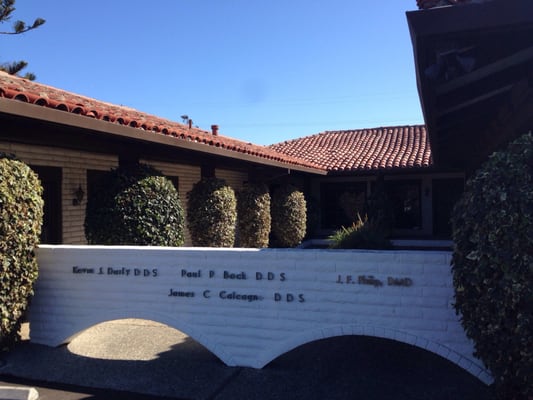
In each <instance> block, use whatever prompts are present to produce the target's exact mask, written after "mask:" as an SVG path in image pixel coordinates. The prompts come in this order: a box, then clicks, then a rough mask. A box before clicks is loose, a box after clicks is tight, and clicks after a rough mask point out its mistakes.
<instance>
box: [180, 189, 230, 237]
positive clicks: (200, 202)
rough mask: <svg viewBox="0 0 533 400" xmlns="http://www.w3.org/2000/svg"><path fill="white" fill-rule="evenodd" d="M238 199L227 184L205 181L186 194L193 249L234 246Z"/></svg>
mask: <svg viewBox="0 0 533 400" xmlns="http://www.w3.org/2000/svg"><path fill="white" fill-rule="evenodd" d="M236 222H237V199H236V197H235V192H234V191H233V189H232V188H231V187H230V186H228V185H227V184H226V181H224V180H223V179H218V178H202V180H201V181H199V182H197V183H196V184H195V185H194V186H193V188H192V190H191V191H190V192H189V193H187V226H188V228H189V232H190V234H191V239H192V243H193V245H194V246H201V247H232V246H233V244H234V242H235V223H236Z"/></svg>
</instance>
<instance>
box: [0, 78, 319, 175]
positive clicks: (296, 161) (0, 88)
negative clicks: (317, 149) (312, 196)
mask: <svg viewBox="0 0 533 400" xmlns="http://www.w3.org/2000/svg"><path fill="white" fill-rule="evenodd" d="M0 97H4V98H7V99H13V100H19V101H23V102H26V103H32V104H36V105H39V106H42V107H47V108H53V109H56V110H61V111H65V112H68V113H72V114H79V115H80V118H96V119H99V120H103V121H108V122H109V123H114V124H120V125H125V126H130V127H132V128H137V129H142V130H144V131H146V132H147V134H152V135H158V134H159V135H168V136H172V137H175V138H176V140H187V141H194V142H198V143H204V144H206V145H209V146H213V147H219V148H222V149H226V150H228V155H231V154H232V153H231V152H236V153H244V154H248V155H251V156H255V157H259V158H263V159H268V160H272V161H278V162H281V163H286V164H288V165H298V166H302V167H308V168H319V167H318V166H317V165H316V164H314V163H313V162H310V161H306V160H304V159H300V158H294V157H291V156H289V155H287V154H284V153H278V152H276V151H275V150H273V149H271V148H269V147H266V146H259V145H255V144H252V143H246V142H242V141H240V140H237V139H233V138H229V137H227V136H221V135H216V136H215V135H213V134H212V133H211V132H207V131H204V130H201V129H198V128H194V127H193V128H190V129H189V127H188V126H187V125H184V124H181V123H177V122H173V121H169V120H166V119H163V118H159V117H156V116H154V115H149V114H145V113H143V112H140V111H137V110H135V109H133V108H129V107H124V106H118V105H114V104H110V103H106V102H103V101H99V100H95V99H91V98H89V97H85V96H81V95H77V94H74V93H71V92H67V91H64V90H61V89H57V88H54V87H51V86H47V85H43V84H40V83H36V82H32V81H29V80H26V79H23V78H20V77H17V76H13V75H9V74H7V73H4V72H1V71H0Z"/></svg>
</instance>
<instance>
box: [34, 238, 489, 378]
mask: <svg viewBox="0 0 533 400" xmlns="http://www.w3.org/2000/svg"><path fill="white" fill-rule="evenodd" d="M38 260H39V266H40V275H39V280H38V282H37V286H36V294H35V298H34V300H33V302H32V307H31V310H30V311H31V313H30V314H31V320H30V326H31V340H32V341H33V342H36V343H42V344H46V345H52V346H56V345H59V344H61V343H62V342H64V341H68V339H69V338H71V337H72V336H73V335H75V334H76V333H78V332H80V331H82V330H84V329H86V328H88V327H90V326H92V325H94V324H97V323H100V322H104V321H108V320H113V319H121V318H144V319H150V320H155V321H159V322H162V323H165V324H168V325H170V326H172V327H175V328H176V329H179V330H180V331H183V332H185V333H187V334H188V335H190V336H191V337H192V338H193V339H195V340H197V341H198V342H200V343H201V344H203V345H204V346H205V347H206V348H208V349H209V350H210V351H212V352H213V353H214V354H216V355H217V356H218V357H219V358H220V359H221V360H222V361H224V362H225V363H226V364H228V365H230V366H236V365H239V366H248V367H253V368H261V367H263V366H264V365H266V364H267V363H268V362H270V361H271V360H273V359H274V358H276V357H278V356H280V355H281V354H283V353H285V352H287V351H289V350H292V349H294V348H295V347H297V346H300V345H302V344H304V343H307V342H310V341H315V340H319V339H323V338H328V337H332V336H339V335H371V336H377V337H382V338H387V339H392V340H398V341H401V342H405V343H409V344H412V345H414V346H419V347H422V348H424V349H426V350H428V351H431V352H434V353H436V354H439V355H441V356H442V357H445V358H447V359H449V360H450V361H452V362H454V363H456V364H457V365H459V366H461V367H462V368H465V369H466V370H468V371H469V372H470V373H472V374H473V375H475V376H477V377H478V378H479V379H481V380H482V381H483V382H486V383H488V382H490V381H491V376H490V375H489V373H488V372H487V371H486V370H485V369H484V368H483V365H482V363H481V362H480V361H479V360H477V359H476V358H474V357H473V355H472V352H473V347H472V344H471V343H470V341H469V340H467V338H466V336H465V334H464V331H463V329H462V328H461V326H460V323H459V320H458V317H457V316H456V315H455V311H454V309H453V307H452V302H453V288H452V282H451V280H452V278H451V273H450V254H449V253H446V252H416V251H387V252H376V251H342V250H334V251H332V250H274V249H263V250H250V249H199V248H150V247H144V248H142V247H97V246H91V247H89V246H41V248H39V249H38ZM83 268H84V269H83ZM100 268H101V269H100ZM109 268H111V269H112V270H116V271H128V270H129V271H130V272H129V274H128V275H126V274H121V275H115V274H109V273H108V271H109V270H108V269H109ZM145 270H146V271H147V273H146V274H147V275H146V276H144V275H145V273H144V271H145ZM154 270H156V273H157V276H154ZM135 271H137V272H140V273H139V274H138V275H136V274H135ZM184 271H185V272H184ZM75 272H76V273H75ZM98 272H102V274H99V273H98ZM259 278H262V279H259ZM389 278H391V279H397V281H395V282H396V283H403V285H406V286H398V285H390V284H389ZM400 279H403V281H401V280H400ZM96 293H97V295H95V294H96ZM231 297H235V298H231Z"/></svg>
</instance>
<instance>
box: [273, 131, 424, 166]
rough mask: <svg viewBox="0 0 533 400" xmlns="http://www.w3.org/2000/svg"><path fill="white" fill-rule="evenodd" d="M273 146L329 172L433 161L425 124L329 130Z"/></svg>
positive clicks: (411, 164) (413, 164) (420, 164)
mask: <svg viewBox="0 0 533 400" xmlns="http://www.w3.org/2000/svg"><path fill="white" fill-rule="evenodd" d="M270 148H272V149H273V150H276V151H278V152H280V153H284V154H287V155H289V156H291V157H298V158H303V159H304V160H306V161H308V162H312V163H315V164H318V165H320V166H321V167H322V168H324V169H327V170H328V171H340V172H348V171H353V172H356V171H359V172H361V171H368V170H391V169H399V168H402V169H406V168H424V167H429V166H431V165H432V163H433V162H432V157H431V149H430V145H429V140H428V135H427V132H426V128H425V126H424V125H415V126H396V127H384V128H375V129H361V130H349V131H326V132H323V133H319V134H316V135H312V136H307V137H303V138H300V139H295V140H290V141H286V142H283V143H278V144H274V145H271V146H270Z"/></svg>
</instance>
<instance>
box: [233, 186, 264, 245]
mask: <svg viewBox="0 0 533 400" xmlns="http://www.w3.org/2000/svg"><path fill="white" fill-rule="evenodd" d="M270 227H271V217H270V193H269V191H268V186H267V185H265V184H264V183H249V184H247V185H245V186H244V188H243V189H242V190H240V191H239V192H238V194H237V230H238V232H239V245H240V246H241V247H252V248H253V247H255V248H262V247H268V237H269V234H270Z"/></svg>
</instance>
